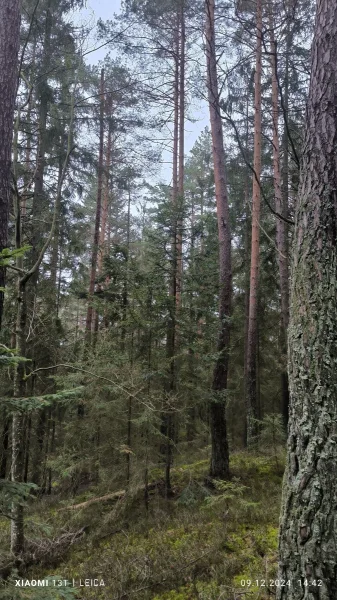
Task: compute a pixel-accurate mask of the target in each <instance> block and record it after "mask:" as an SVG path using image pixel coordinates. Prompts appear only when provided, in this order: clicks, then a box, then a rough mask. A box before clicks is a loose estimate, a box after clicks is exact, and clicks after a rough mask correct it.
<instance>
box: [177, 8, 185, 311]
mask: <svg viewBox="0 0 337 600" xmlns="http://www.w3.org/2000/svg"><path fill="white" fill-rule="evenodd" d="M184 10H185V4H184V0H181V7H180V15H179V16H180V18H179V21H180V23H179V26H180V52H179V62H180V65H179V66H180V69H179V71H180V72H179V150H178V152H179V158H178V182H177V185H178V194H177V200H178V202H177V209H178V220H177V284H176V307H177V311H179V309H180V306H181V290H182V288H181V285H182V275H183V236H182V230H183V220H182V213H183V205H184V171H185V160H184V148H185V44H186V33H185V14H184Z"/></svg>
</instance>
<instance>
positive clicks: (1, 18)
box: [0, 0, 21, 328]
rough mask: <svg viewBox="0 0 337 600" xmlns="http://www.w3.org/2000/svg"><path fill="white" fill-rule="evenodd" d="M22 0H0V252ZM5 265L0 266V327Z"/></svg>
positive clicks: (7, 193)
mask: <svg viewBox="0 0 337 600" xmlns="http://www.w3.org/2000/svg"><path fill="white" fill-rule="evenodd" d="M20 11H21V0H11V2H5V1H4V0H3V1H2V2H0V139H1V144H0V252H2V250H3V249H4V248H7V246H8V220H9V208H10V195H11V151H12V138H13V118H14V106H15V97H16V91H17V85H18V73H17V68H18V53H19V47H20V16H21V12H20ZM5 275H6V273H5V268H4V267H0V328H1V323H2V315H3V303H4V292H3V288H4V287H5Z"/></svg>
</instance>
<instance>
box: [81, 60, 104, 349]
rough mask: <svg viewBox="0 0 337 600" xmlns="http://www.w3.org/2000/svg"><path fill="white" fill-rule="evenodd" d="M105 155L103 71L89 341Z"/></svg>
mask: <svg viewBox="0 0 337 600" xmlns="http://www.w3.org/2000/svg"><path fill="white" fill-rule="evenodd" d="M103 153H104V69H102V71H101V84H100V134H99V156H98V179H97V203H96V219H95V230H94V241H93V247H92V253H91V268H90V283H89V293H88V309H87V318H86V325H85V329H86V337H87V341H88V342H90V341H91V331H92V323H93V306H92V300H93V296H94V291H95V280H96V272H97V259H98V245H99V229H100V221H101V206H102V189H103Z"/></svg>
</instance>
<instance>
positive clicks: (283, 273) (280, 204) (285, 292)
mask: <svg viewBox="0 0 337 600" xmlns="http://www.w3.org/2000/svg"><path fill="white" fill-rule="evenodd" d="M272 10H273V7H272V5H270V6H269V28H270V52H271V68H272V120H273V170H274V194H275V210H276V212H277V213H278V214H280V215H282V216H285V217H286V216H287V214H286V213H287V210H285V206H284V199H283V196H282V182H281V170H280V144H279V132H278V120H279V110H278V82H277V71H276V69H277V56H276V52H277V47H276V42H275V34H274V19H273V13H272ZM287 96H288V93H287ZM287 103H288V100H287ZM287 171H288V169H287ZM287 185H288V183H287ZM287 238H288V227H287V224H286V222H285V221H283V220H282V219H279V218H276V247H277V251H278V253H277V260H278V267H279V279H280V295H281V350H282V354H283V357H282V358H283V362H284V368H283V370H282V373H281V392H282V399H283V402H282V408H283V410H282V412H283V415H284V420H285V425H287V420H288V419H287V414H288V398H289V392H288V373H287V367H286V359H287V332H288V323H289V265H288V239H287Z"/></svg>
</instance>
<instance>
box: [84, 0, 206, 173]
mask: <svg viewBox="0 0 337 600" xmlns="http://www.w3.org/2000/svg"><path fill="white" fill-rule="evenodd" d="M86 6H87V7H86V9H85V10H82V11H81V17H82V16H83V20H84V21H87V20H90V21H91V20H92V24H93V27H94V24H95V22H96V21H97V20H98V19H103V20H104V21H106V20H108V19H112V18H113V16H114V14H115V13H118V12H119V11H120V7H121V0H86ZM96 43H97V42H96ZM96 43H95V42H94V40H93V43H92V44H90V46H92V47H95V45H96ZM106 54H107V49H106V48H102V49H100V50H97V51H96V52H92V53H91V54H89V55H88V56H87V59H88V61H89V62H91V63H97V62H98V61H99V60H102V59H103V58H104V56H105V55H106ZM193 119H197V122H195V123H189V122H187V123H186V126H185V149H186V150H185V152H186V153H188V152H189V151H190V150H191V148H192V146H193V144H194V143H195V141H196V140H197V138H198V137H199V135H200V133H201V131H203V129H204V128H205V127H206V125H208V111H207V107H206V104H205V103H202V105H201V106H200V109H199V110H197V111H194V112H193ZM164 154H165V155H164V156H163V160H164V162H166V161H170V160H171V157H170V156H169V155H168V154H167V153H166V152H165V153H164ZM162 176H163V177H164V178H165V179H166V180H170V168H169V165H167V164H166V165H165V166H163V169H162Z"/></svg>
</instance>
